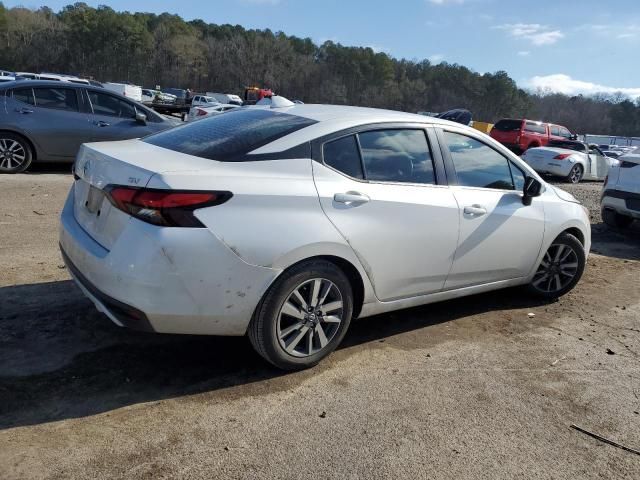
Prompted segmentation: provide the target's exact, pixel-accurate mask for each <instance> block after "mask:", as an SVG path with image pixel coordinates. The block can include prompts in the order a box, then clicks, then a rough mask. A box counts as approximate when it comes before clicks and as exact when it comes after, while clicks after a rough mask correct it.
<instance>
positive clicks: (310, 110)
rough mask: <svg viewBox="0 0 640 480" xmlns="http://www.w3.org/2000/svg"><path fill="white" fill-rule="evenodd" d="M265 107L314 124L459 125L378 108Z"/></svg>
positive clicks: (317, 105)
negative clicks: (403, 123) (336, 122)
mask: <svg viewBox="0 0 640 480" xmlns="http://www.w3.org/2000/svg"><path fill="white" fill-rule="evenodd" d="M265 107H266V108H267V109H272V110H274V111H277V112H281V113H288V114H290V115H297V116H299V117H304V118H308V119H310V120H315V121H316V122H326V121H331V120H343V121H346V120H354V121H357V122H358V123H360V122H361V121H362V120H366V123H379V122H412V123H425V124H434V123H437V124H443V125H460V124H455V123H453V122H449V121H447V120H442V119H439V118H434V117H425V116H424V115H418V114H416V113H406V112H399V111H396V110H383V109H379V108H368V107H352V106H348V105H320V104H309V103H306V104H294V105H293V106H291V107H283V108H271V107H270V106H268V105H267V106H265ZM265 107H252V108H265Z"/></svg>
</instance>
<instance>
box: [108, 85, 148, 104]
mask: <svg viewBox="0 0 640 480" xmlns="http://www.w3.org/2000/svg"><path fill="white" fill-rule="evenodd" d="M102 87H103V88H105V89H107V90H111V91H112V92H116V93H118V94H120V95H122V96H123V97H127V98H130V99H131V100H133V101H134V102H142V87H139V86H138V85H131V84H129V83H114V82H106V83H103V84H102Z"/></svg>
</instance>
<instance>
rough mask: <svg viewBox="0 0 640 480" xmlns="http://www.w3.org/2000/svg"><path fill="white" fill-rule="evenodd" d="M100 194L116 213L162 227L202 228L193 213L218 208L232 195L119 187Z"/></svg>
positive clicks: (228, 193)
mask: <svg viewBox="0 0 640 480" xmlns="http://www.w3.org/2000/svg"><path fill="white" fill-rule="evenodd" d="M104 191H105V194H106V196H107V198H108V199H109V201H110V202H111V204H112V205H113V206H114V207H116V208H117V209H118V210H122V211H123V212H125V213H128V214H129V215H131V216H133V217H136V218H137V219H139V220H142V221H143V222H147V223H151V224H153V225H159V226H163V227H196V228H201V227H204V225H203V224H202V222H200V220H198V219H197V218H196V217H195V215H194V214H193V212H194V211H195V210H197V209H199V208H204V207H212V206H214V205H220V204H222V203H224V202H226V201H227V200H229V199H230V198H231V197H232V196H233V194H232V193H231V192H208V191H194V190H154V189H146V188H136V187H124V186H119V185H108V186H107V187H105V189H104Z"/></svg>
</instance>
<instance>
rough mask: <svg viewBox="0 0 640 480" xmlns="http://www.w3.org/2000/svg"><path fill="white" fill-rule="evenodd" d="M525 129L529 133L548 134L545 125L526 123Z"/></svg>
mask: <svg viewBox="0 0 640 480" xmlns="http://www.w3.org/2000/svg"><path fill="white" fill-rule="evenodd" d="M524 129H525V130H526V131H527V132H534V133H547V129H546V128H545V126H544V123H537V122H526V123H525V124H524Z"/></svg>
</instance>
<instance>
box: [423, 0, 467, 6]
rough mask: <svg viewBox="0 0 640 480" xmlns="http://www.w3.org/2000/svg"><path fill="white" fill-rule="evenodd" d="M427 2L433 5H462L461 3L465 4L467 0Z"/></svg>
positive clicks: (431, 0) (433, 0) (428, 0)
mask: <svg viewBox="0 0 640 480" xmlns="http://www.w3.org/2000/svg"><path fill="white" fill-rule="evenodd" d="M427 2H428V3H431V4H432V5H453V4H458V5H460V4H461V3H464V2H465V0H427Z"/></svg>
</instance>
